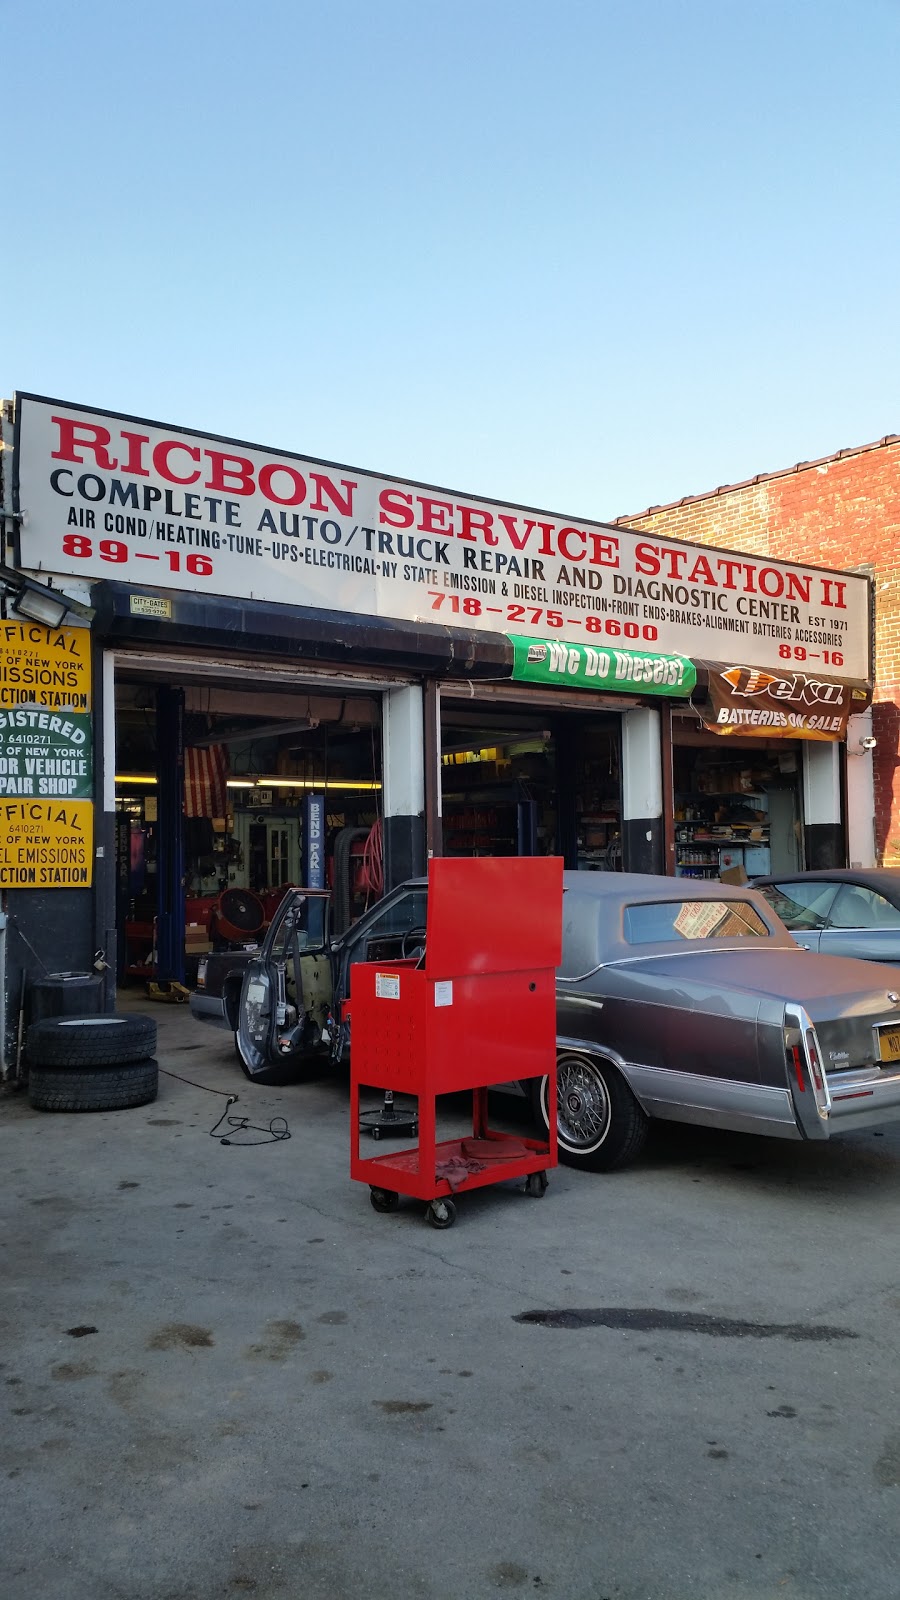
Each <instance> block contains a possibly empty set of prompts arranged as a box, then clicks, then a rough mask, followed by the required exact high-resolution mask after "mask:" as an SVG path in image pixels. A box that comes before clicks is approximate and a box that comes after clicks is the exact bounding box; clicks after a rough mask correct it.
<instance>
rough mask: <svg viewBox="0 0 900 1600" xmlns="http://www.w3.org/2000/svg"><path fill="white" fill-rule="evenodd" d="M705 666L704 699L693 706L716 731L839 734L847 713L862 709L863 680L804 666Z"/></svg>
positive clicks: (767, 734) (782, 735)
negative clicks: (796, 669) (822, 675)
mask: <svg viewBox="0 0 900 1600" xmlns="http://www.w3.org/2000/svg"><path fill="white" fill-rule="evenodd" d="M704 665H706V666H707V667H708V671H709V700H708V702H706V703H705V704H700V705H698V706H697V710H698V712H699V713H700V716H701V718H702V719H703V722H704V723H705V724H706V726H707V727H708V728H712V729H713V730H714V731H715V732H716V733H724V734H729V733H742V734H756V735H758V736H759V737H760V738H765V739H843V738H845V737H846V733H847V719H848V717H851V716H852V715H853V714H854V712H857V711H865V709H866V706H867V705H868V704H869V700H870V698H871V696H870V693H869V689H868V687H867V685H866V684H865V683H855V684H854V683H846V682H844V683H841V682H839V681H837V680H835V679H831V678H818V677H813V676H811V675H810V674H808V673H805V672H792V671H787V672H783V673H774V672H763V671H760V670H759V669H758V668H755V667H745V666H735V667H727V668H723V667H721V666H717V665H716V664H715V663H713V662H709V663H704Z"/></svg>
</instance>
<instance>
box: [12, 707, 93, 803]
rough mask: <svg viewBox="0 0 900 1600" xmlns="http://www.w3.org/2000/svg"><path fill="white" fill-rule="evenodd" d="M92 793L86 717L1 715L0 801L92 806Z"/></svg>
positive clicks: (40, 712)
mask: <svg viewBox="0 0 900 1600" xmlns="http://www.w3.org/2000/svg"><path fill="white" fill-rule="evenodd" d="M93 788H94V784H93V771H92V752H91V713H90V712H89V711H70V710H68V709H66V710H64V711H50V710H48V708H47V707H46V706H42V705H36V704H35V703H34V702H25V703H24V704H22V705H18V706H15V707H12V706H11V707H9V708H8V709H7V708H3V709H0V795H3V796H6V795H29V796H32V797H33V798H35V799H51V798H52V799H55V800H90V799H91V798H92V796H93Z"/></svg>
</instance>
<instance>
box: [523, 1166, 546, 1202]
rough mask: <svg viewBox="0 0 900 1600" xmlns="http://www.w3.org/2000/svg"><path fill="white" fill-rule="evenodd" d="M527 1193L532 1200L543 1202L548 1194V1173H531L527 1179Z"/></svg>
mask: <svg viewBox="0 0 900 1600" xmlns="http://www.w3.org/2000/svg"><path fill="white" fill-rule="evenodd" d="M525 1193H526V1194H527V1195H528V1196H529V1198H530V1199H532V1200H543V1198H544V1195H545V1194H546V1193H547V1174H546V1172H529V1174H528V1177H527V1178H526V1179H525Z"/></svg>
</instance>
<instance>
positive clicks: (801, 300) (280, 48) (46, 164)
mask: <svg viewBox="0 0 900 1600" xmlns="http://www.w3.org/2000/svg"><path fill="white" fill-rule="evenodd" d="M0 60H2V63H3V72H2V79H3V123H4V156H5V159H4V164H3V178H2V190H0V193H2V196H3V208H2V216H3V234H4V242H3V257H4V267H5V271H4V293H3V301H2V311H0V393H4V394H7V395H8V394H10V393H11V392H12V391H13V390H14V389H16V388H20V389H31V390H34V391H36V392H38V393H44V394H49V395H54V396H58V397H61V398H64V399H69V400H76V401H82V402H85V403H88V404H92V405H96V406H98V407H100V408H104V407H108V408H109V409H112V410H120V411H128V412H133V413H135V414H137V415H143V416H147V417H153V418H158V419H160V420H163V421H168V422H178V423H183V424H186V425H190V426H193V427H196V428H198V429H201V430H209V431H211V432H218V433H223V434H228V435H233V436H235V437H239V438H245V439H248V440H251V441H255V442H258V443H262V444H268V445H272V446H281V447H284V448H290V449H295V450H297V451H299V452H300V453H308V454H311V455H316V456H322V457H325V458H328V459H332V460H338V461H343V462H347V463H349V464H352V465H355V466H358V467H370V468H375V469H379V470H382V471H385V472H390V473H395V474H398V475H400V476H408V477H415V478H419V479H423V480H425V481H429V482H433V483H438V484H442V485H445V486H449V487H452V488H457V489H462V490H469V491H471V492H480V493H483V494H487V495H490V496H493V497H495V498H498V499H509V500H514V501H519V502H524V503H528V504H533V505H539V506H543V507H547V508H549V509H551V510H557V511H561V512H563V511H568V512H571V513H578V514H580V515H582V516H585V517H587V516H593V517H598V518H604V517H606V518H608V517H613V516H616V515H618V514H620V513H627V512H634V511H639V510H641V509H642V508H643V507H644V506H646V505H648V504H650V503H658V502H663V501H667V500H671V499H676V498H678V497H680V496H681V495H683V494H691V493H696V492H700V491H703V490H706V489H711V488H714V487H715V486H716V485H717V484H720V483H725V482H729V481H733V480H735V479H739V478H744V477H749V476H751V475H753V474H754V473H756V472H760V471H771V470H774V469H777V468H779V467H782V466H788V465H790V464H792V463H793V462H794V461H796V460H798V459H807V458H810V457H814V456H818V455H824V454H827V453H830V452H831V451H833V450H837V449H840V448H842V447H843V446H848V445H853V444H861V443H864V442H866V441H868V440H870V439H874V438H878V437H880V436H881V435H883V434H885V433H890V432H895V431H900V403H898V373H900V337H898V293H897V290H898V261H900V200H898V166H900V163H898V148H900V138H898V134H900V127H898V123H900V114H898V105H900V94H898V85H900V4H898V0H857V4H855V5H850V4H849V3H848V0H841V3H838V0H810V3H806V0H749V3H746V0H745V3H732V0H668V3H666V0H594V3H589V0H552V3H551V0H546V3H538V0H518V3H514V0H376V3H373V0H365V3H364V0H340V3H332V4H327V3H316V4H313V3H306V0H256V4H253V5H251V4H247V3H245V4H242V5H238V4H236V3H234V0H159V3H156V4H148V5H137V4H132V3H129V0H81V3H80V4H73V3H72V0H65V3H62V0H28V3H27V4H24V3H22V0H14V3H13V0H0Z"/></svg>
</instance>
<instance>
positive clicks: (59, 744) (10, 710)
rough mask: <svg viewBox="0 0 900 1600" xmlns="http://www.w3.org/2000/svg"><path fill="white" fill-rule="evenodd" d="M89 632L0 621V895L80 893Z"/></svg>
mask: <svg viewBox="0 0 900 1600" xmlns="http://www.w3.org/2000/svg"><path fill="white" fill-rule="evenodd" d="M90 642H91V641H90V634H89V632H88V630H87V629H86V628H57V629H50V628H45V627H42V626H40V625H39V624H37V623H33V622H11V621H4V622H0V888H5V889H22V888H33V889H53V888H81V887H85V888H86V887H88V886H89V885H90V883H91V879H92V866H93V813H94V806H93V739H92V707H91V654H90Z"/></svg>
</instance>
